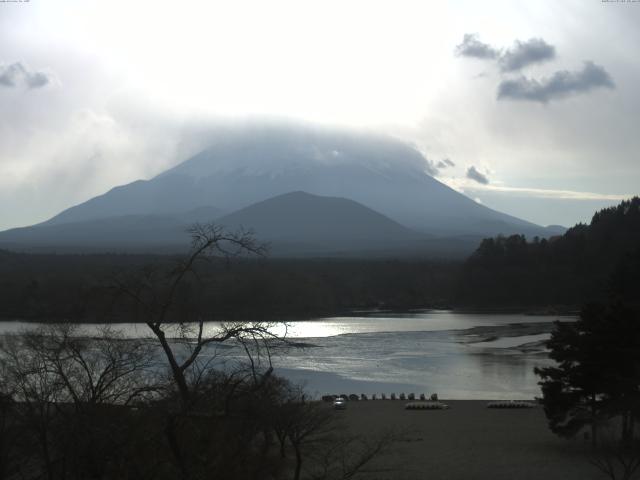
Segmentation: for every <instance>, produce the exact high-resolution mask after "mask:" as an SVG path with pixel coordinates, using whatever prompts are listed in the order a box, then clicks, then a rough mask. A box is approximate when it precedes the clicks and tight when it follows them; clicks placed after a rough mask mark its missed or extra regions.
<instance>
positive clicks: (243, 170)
mask: <svg viewBox="0 0 640 480" xmlns="http://www.w3.org/2000/svg"><path fill="white" fill-rule="evenodd" d="M210 141H211V145H210V147H209V148H207V149H206V150H204V151H202V152H201V153H199V154H197V155H195V156H194V157H192V158H190V159H188V160H186V161H184V162H183V163H181V164H179V165H177V166H176V167H174V168H172V169H170V170H167V171H165V172H164V173H162V174H160V175H158V176H156V177H154V178H152V179H151V180H139V181H136V182H133V183H130V184H128V185H123V186H119V187H116V188H113V189H112V190H110V191H109V192H107V193H105V194H104V195H100V196H98V197H95V198H92V199H90V200H89V201H87V202H85V203H82V204H80V205H77V206H75V207H72V208H69V209H67V210H65V211H63V212H62V213H60V214H59V215H56V216H55V217H53V218H52V219H51V220H49V221H48V222H45V223H48V224H61V223H68V222H77V221H81V220H89V219H96V218H105V217H113V216H121V215H132V214H135V215H140V214H144V215H147V214H152V215H167V214H176V213H178V212H184V211H187V210H192V209H194V208H197V207H199V206H201V205H213V206H215V207H217V208H220V209H222V210H224V211H226V212H233V211H236V210H238V209H241V208H244V207H247V206H249V205H251V204H253V203H256V202H259V201H263V200H266V199H268V198H271V197H274V196H277V195H282V194H284V193H288V192H293V191H305V192H308V193H311V194H314V195H322V196H329V197H341V198H348V199H351V200H354V201H356V202H358V203H361V204H363V205H366V206H367V207H369V208H371V209H373V210H376V211H377V212H380V213H381V214H383V215H385V216H387V217H389V218H391V219H393V220H395V221H397V222H399V223H401V224H402V225H404V226H406V227H408V228H411V229H414V230H419V231H421V232H424V233H429V234H433V235H439V236H452V235H455V236H457V235H476V236H489V235H497V234H500V233H502V234H512V233H523V234H526V235H531V236H532V235H541V236H546V235H548V233H547V232H546V231H545V230H544V229H543V228H541V227H539V226H538V225H535V224H532V223H529V222H526V221H524V220H521V219H518V218H515V217H512V216H510V215H506V214H503V213H500V212H497V211H495V210H491V209H489V208H487V207H485V206H483V205H480V204H478V203H476V202H474V201H473V200H471V199H469V198H468V197H466V196H464V195H462V194H460V193H458V192H456V191H454V190H452V189H451V188H449V187H447V186H446V185H444V184H442V183H441V182H439V181H438V180H436V179H435V178H433V177H432V176H430V175H429V174H427V173H426V169H427V161H426V159H425V158H424V157H423V156H422V155H421V154H420V152H419V151H418V150H416V149H415V148H414V147H412V146H411V145H408V144H406V143H403V142H401V141H398V140H395V139H392V138H389V137H384V136H380V135H374V134H369V133H359V132H350V131H340V130H331V129H323V128H315V127H307V126H295V127H292V126H283V125H266V126H264V125H263V126H258V125H254V126H251V127H245V128H230V129H227V130H224V131H220V132H217V133H215V134H212V135H211V140H210Z"/></svg>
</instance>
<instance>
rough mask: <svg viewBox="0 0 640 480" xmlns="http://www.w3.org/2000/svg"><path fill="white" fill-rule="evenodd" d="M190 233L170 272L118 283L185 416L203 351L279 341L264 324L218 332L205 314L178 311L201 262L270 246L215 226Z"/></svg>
mask: <svg viewBox="0 0 640 480" xmlns="http://www.w3.org/2000/svg"><path fill="white" fill-rule="evenodd" d="M189 233H190V234H191V238H192V243H191V251H190V253H189V255H188V256H187V257H186V259H184V260H181V261H179V262H178V263H177V264H176V265H175V267H174V268H172V269H171V270H169V271H168V272H158V271H156V270H154V269H146V270H144V271H143V272H141V275H140V276H139V277H138V278H137V279H135V280H134V281H122V280H117V288H118V290H119V292H120V293H122V294H124V295H126V296H127V297H129V298H130V299H131V300H133V302H134V304H135V306H136V307H137V308H138V310H139V311H140V313H141V314H142V316H143V318H144V321H145V323H146V325H147V326H148V327H149V329H150V330H151V332H152V333H153V335H154V336H155V337H156V338H157V340H158V342H159V344H160V347H161V348H162V351H163V352H164V355H165V357H166V360H167V362H168V364H169V369H170V372H171V375H172V377H173V381H174V382H175V386H176V388H177V390H178V393H179V397H180V400H181V405H182V409H183V411H187V410H188V409H189V407H190V406H191V405H190V404H191V400H192V399H191V388H190V385H189V375H190V373H191V372H190V369H191V368H196V367H197V366H198V365H197V361H198V356H199V355H200V354H201V353H202V351H203V349H204V348H206V347H208V346H210V345H215V344H221V343H224V342H227V341H229V340H236V341H239V342H240V344H242V345H245V346H246V344H247V342H251V343H252V344H253V345H254V346H255V345H258V343H259V342H260V341H264V340H267V339H272V338H275V335H273V333H271V332H270V330H269V325H265V324H263V323H259V322H249V323H244V322H243V323H230V324H222V325H221V326H220V328H219V329H217V330H215V331H207V330H206V329H205V318H204V315H203V314H202V313H201V312H198V313H197V315H196V317H195V318H184V317H183V316H182V312H179V311H176V310H178V308H176V307H177V298H178V295H179V292H180V289H181V288H182V287H183V286H184V284H185V283H186V281H187V279H192V278H193V279H196V281H197V280H198V275H197V269H196V265H197V263H198V262H200V261H206V260H209V259H211V258H212V257H217V258H224V259H225V260H229V259H230V258H233V257H238V256H239V255H243V254H252V255H258V256H262V255H264V254H265V252H266V246H265V245H264V244H260V243H258V242H257V241H256V240H255V238H254V237H253V233H252V232H251V231H246V230H240V231H238V232H235V233H230V232H227V231H226V230H225V229H224V228H223V227H222V226H220V225H215V224H212V223H211V224H205V225H201V224H196V225H194V226H193V227H191V228H190V229H189ZM172 329H173V333H174V335H176V336H177V337H178V338H177V339H176V340H177V341H176V342H174V344H172V342H171V340H172V339H171V338H170V336H168V335H171V333H170V331H171V330H172ZM177 344H179V347H178V345H177ZM265 348H268V347H265ZM245 350H246V348H245ZM263 350H264V348H263ZM249 359H250V360H252V357H251V356H249Z"/></svg>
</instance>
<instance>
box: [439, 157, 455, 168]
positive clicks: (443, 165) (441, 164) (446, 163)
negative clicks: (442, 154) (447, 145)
mask: <svg viewBox="0 0 640 480" xmlns="http://www.w3.org/2000/svg"><path fill="white" fill-rule="evenodd" d="M455 166H456V164H455V163H453V162H452V161H451V160H449V159H448V158H443V159H442V160H440V161H439V162H438V163H437V165H436V167H438V168H447V167H455Z"/></svg>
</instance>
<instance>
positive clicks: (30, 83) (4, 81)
mask: <svg viewBox="0 0 640 480" xmlns="http://www.w3.org/2000/svg"><path fill="white" fill-rule="evenodd" d="M51 82H52V77H51V75H49V74H47V73H45V72H41V71H32V70H29V69H28V68H27V67H25V66H24V65H23V64H22V63H20V62H16V63H12V64H11V65H3V64H0V86H2V87H6V88H14V87H25V88H28V89H34V88H42V87H44V86H45V85H48V84H49V83H51Z"/></svg>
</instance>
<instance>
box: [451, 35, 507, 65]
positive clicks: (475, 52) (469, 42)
mask: <svg viewBox="0 0 640 480" xmlns="http://www.w3.org/2000/svg"><path fill="white" fill-rule="evenodd" d="M455 52H456V55H458V56H459V57H471V58H482V59H495V58H498V56H499V55H500V51H499V50H496V49H495V48H493V47H492V46H491V45H489V44H487V43H482V42H481V41H480V40H478V34H477V33H465V34H464V37H463V38H462V43H461V44H460V45H457V46H456V49H455Z"/></svg>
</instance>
